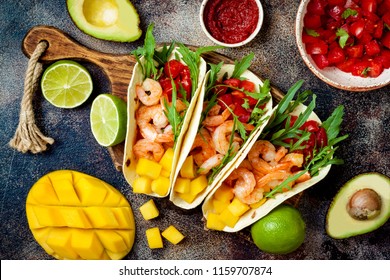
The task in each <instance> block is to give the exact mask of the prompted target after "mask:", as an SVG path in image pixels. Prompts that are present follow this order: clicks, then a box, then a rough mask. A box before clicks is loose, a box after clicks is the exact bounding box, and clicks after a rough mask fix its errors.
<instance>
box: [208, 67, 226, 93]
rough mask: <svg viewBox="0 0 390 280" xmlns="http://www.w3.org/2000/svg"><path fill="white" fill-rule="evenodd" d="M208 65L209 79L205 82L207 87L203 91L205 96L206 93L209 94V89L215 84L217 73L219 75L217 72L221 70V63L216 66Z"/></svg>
mask: <svg viewBox="0 0 390 280" xmlns="http://www.w3.org/2000/svg"><path fill="white" fill-rule="evenodd" d="M209 65H210V70H209V71H210V73H209V79H208V81H207V86H206V89H205V91H206V94H207V93H208V92H210V89H211V88H212V87H213V86H214V85H215V83H216V82H217V78H218V73H219V71H221V68H222V65H223V61H221V62H220V63H218V64H213V63H209Z"/></svg>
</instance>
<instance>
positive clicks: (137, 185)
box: [133, 176, 152, 194]
mask: <svg viewBox="0 0 390 280" xmlns="http://www.w3.org/2000/svg"><path fill="white" fill-rule="evenodd" d="M133 193H144V194H150V193H152V179H150V178H149V177H146V176H140V177H138V178H136V179H135V180H134V183H133Z"/></svg>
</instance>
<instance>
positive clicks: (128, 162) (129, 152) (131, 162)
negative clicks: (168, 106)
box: [122, 47, 206, 197]
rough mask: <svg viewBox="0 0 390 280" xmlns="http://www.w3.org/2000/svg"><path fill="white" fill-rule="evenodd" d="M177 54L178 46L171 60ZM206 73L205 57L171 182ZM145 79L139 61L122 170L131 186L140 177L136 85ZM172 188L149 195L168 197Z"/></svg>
mask: <svg viewBox="0 0 390 280" xmlns="http://www.w3.org/2000/svg"><path fill="white" fill-rule="evenodd" d="M160 49H161V48H160ZM176 55H179V57H181V55H180V53H179V52H178V47H176V48H175V49H174V50H173V52H172V54H171V56H170V58H169V60H172V59H175V56H176ZM144 62H145V59H144V58H143V57H142V58H141V59H140V63H141V64H142V63H144ZM181 62H182V63H183V64H185V63H184V62H183V61H181ZM205 74H206V61H205V60H204V59H203V58H201V59H200V65H199V78H198V84H197V85H193V86H196V91H195V94H194V96H193V97H192V100H191V102H190V105H189V107H188V109H187V112H186V116H185V118H184V121H183V125H182V127H181V131H180V135H179V137H178V139H177V142H176V146H175V150H174V157H173V161H172V170H171V175H170V182H171V183H172V182H173V176H174V173H175V168H176V164H177V161H178V159H179V154H180V149H181V146H182V143H183V139H184V136H185V134H186V132H187V129H188V127H189V124H190V121H191V117H192V113H193V111H194V109H195V105H196V102H197V100H198V97H199V94H200V92H201V90H203V89H204V88H203V87H202V85H203V80H204V77H205ZM144 79H145V76H144V74H143V71H142V67H141V65H139V62H137V63H136V65H135V66H134V70H133V76H132V78H131V81H130V85H129V88H128V92H127V116H128V118H127V135H126V140H125V149H124V157H123V170H122V171H123V175H124V177H125V179H126V181H127V182H128V183H129V184H130V185H131V186H132V185H133V183H134V181H135V179H136V178H137V177H139V176H138V174H137V173H136V172H135V169H136V164H137V159H136V157H135V155H134V152H133V146H134V144H135V143H136V137H137V123H136V120H135V112H136V110H137V109H138V107H139V106H140V104H141V103H140V101H139V100H138V97H137V94H136V92H135V86H136V85H140V84H142V82H143V81H144ZM171 188H172V184H171V186H170V188H169V191H168V192H167V193H166V194H165V195H163V196H161V195H158V194H156V193H152V194H149V195H150V196H154V197H166V196H168V195H169V192H170V190H171Z"/></svg>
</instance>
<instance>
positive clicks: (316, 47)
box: [306, 40, 328, 54]
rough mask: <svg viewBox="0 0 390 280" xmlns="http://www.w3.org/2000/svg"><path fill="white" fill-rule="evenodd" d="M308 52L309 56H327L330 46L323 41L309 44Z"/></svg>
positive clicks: (307, 45) (307, 46)
mask: <svg viewBox="0 0 390 280" xmlns="http://www.w3.org/2000/svg"><path fill="white" fill-rule="evenodd" d="M306 51H307V53H308V54H327V53H328V44H327V43H325V42H324V41H322V40H319V41H318V42H317V43H307V44H306Z"/></svg>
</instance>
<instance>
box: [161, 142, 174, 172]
mask: <svg viewBox="0 0 390 280" xmlns="http://www.w3.org/2000/svg"><path fill="white" fill-rule="evenodd" d="M173 155H174V151H173V149H172V148H168V149H167V150H166V151H165V153H164V155H163V156H162V158H161V159H160V162H159V163H160V165H161V166H162V168H163V169H165V170H167V171H169V172H171V171H172V165H173Z"/></svg>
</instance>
